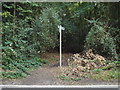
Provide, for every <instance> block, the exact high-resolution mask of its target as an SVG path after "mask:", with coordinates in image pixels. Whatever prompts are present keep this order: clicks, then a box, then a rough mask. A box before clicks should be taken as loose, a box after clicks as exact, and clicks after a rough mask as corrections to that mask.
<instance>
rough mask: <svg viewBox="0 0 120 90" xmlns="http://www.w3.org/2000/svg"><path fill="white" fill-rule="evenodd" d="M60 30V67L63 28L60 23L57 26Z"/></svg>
mask: <svg viewBox="0 0 120 90" xmlns="http://www.w3.org/2000/svg"><path fill="white" fill-rule="evenodd" d="M58 28H59V32H60V67H61V66H62V30H65V28H64V27H62V26H61V25H59V26H58Z"/></svg>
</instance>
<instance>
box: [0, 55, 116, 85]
mask: <svg viewBox="0 0 120 90" xmlns="http://www.w3.org/2000/svg"><path fill="white" fill-rule="evenodd" d="M70 55H71V54H69V55H68V54H64V55H63V67H64V66H66V64H67V63H66V60H67V58H68V57H69V56H70ZM44 57H45V56H44ZM53 57H54V59H55V60H53V61H50V62H49V63H48V64H47V65H44V66H42V67H38V68H37V69H35V70H33V71H32V72H30V75H28V76H27V77H26V78H23V79H16V80H3V81H2V84H3V85H118V81H115V80H114V81H109V82H105V81H97V80H93V79H87V78H86V79H83V80H79V81H64V80H60V79H58V78H56V77H57V74H59V73H61V69H60V67H58V66H59V54H57V55H56V54H54V53H53V54H47V56H46V58H45V59H52V58H53ZM57 59H58V60H57Z"/></svg>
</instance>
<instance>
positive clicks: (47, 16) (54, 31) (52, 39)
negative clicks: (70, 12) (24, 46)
mask: <svg viewBox="0 0 120 90" xmlns="http://www.w3.org/2000/svg"><path fill="white" fill-rule="evenodd" d="M59 24H60V18H59V15H58V12H57V11H56V10H55V9H54V8H46V9H44V10H43V11H42V13H41V15H40V17H39V18H38V19H36V20H35V21H34V22H33V23H32V27H33V31H32V32H31V33H30V35H31V36H32V37H33V38H32V40H31V42H34V44H31V45H32V48H34V50H36V51H37V52H39V53H43V52H45V51H47V50H49V49H53V48H55V47H56V46H58V35H59V32H58V28H57V26H58V25H59Z"/></svg>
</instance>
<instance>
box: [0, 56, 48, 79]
mask: <svg viewBox="0 0 120 90" xmlns="http://www.w3.org/2000/svg"><path fill="white" fill-rule="evenodd" d="M46 63H47V61H46V60H43V59H40V58H38V57H33V58H31V59H26V60H18V61H12V62H11V63H10V64H8V65H5V64H4V63H3V64H2V72H0V77H2V78H8V79H17V78H23V77H26V76H27V75H29V73H28V72H29V71H30V70H32V69H35V68H37V67H38V66H41V65H42V64H46Z"/></svg>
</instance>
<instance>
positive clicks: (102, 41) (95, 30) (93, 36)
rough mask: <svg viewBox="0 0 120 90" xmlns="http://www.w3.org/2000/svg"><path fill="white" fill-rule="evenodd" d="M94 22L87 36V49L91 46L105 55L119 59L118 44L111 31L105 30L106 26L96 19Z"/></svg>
mask: <svg viewBox="0 0 120 90" xmlns="http://www.w3.org/2000/svg"><path fill="white" fill-rule="evenodd" d="M90 22H92V21H90ZM93 24H94V25H93V26H92V27H91V30H90V31H89V33H88V35H87V36H86V40H85V47H86V49H90V48H91V49H93V50H94V51H96V52H97V53H99V54H102V55H103V56H105V57H110V58H112V59H117V53H116V45H115V43H114V40H113V38H112V37H111V35H110V33H108V32H107V31H106V30H105V28H104V26H102V24H101V23H100V22H96V21H94V22H93ZM100 24H101V25H100Z"/></svg>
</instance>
